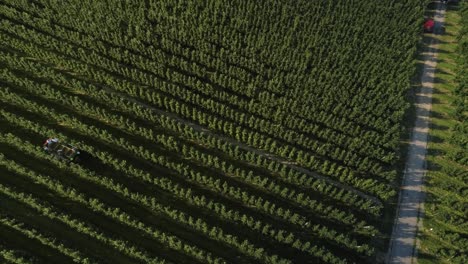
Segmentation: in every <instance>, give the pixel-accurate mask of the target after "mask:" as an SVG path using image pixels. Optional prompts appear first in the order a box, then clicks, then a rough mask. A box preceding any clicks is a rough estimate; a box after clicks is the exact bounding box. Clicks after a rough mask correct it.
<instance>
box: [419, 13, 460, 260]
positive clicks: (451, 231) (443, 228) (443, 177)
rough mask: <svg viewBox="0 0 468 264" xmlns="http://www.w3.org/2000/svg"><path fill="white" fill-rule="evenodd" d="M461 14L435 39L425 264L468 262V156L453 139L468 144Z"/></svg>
mask: <svg viewBox="0 0 468 264" xmlns="http://www.w3.org/2000/svg"><path fill="white" fill-rule="evenodd" d="M460 10H461V8H460V7H459V6H449V8H448V9H447V13H446V20H445V21H446V23H445V34H443V35H440V36H435V37H437V38H438V39H439V40H440V43H441V44H440V46H439V49H440V53H439V57H438V59H439V61H438V65H437V72H436V86H435V90H434V99H433V106H432V116H431V130H430V143H429V152H428V160H427V167H428V174H427V176H426V191H427V198H426V205H425V215H424V218H423V226H422V230H421V234H420V239H421V244H420V249H419V252H418V253H419V258H418V262H419V263H466V261H467V248H468V241H467V235H468V225H467V211H466V208H467V204H468V199H467V195H468V192H467V190H468V189H467V187H468V185H467V180H468V178H467V177H468V172H467V171H468V167H467V166H466V157H467V156H468V153H467V150H466V149H463V145H460V144H457V143H455V142H454V141H453V137H454V136H455V137H459V138H461V139H462V140H464V141H465V142H466V135H467V134H466V112H465V114H464V117H463V118H459V119H458V120H457V118H455V109H456V107H455V105H454V102H455V99H456V98H457V97H458V96H460V95H456V94H455V89H456V88H457V87H458V86H459V80H460V77H457V76H458V74H460V69H461V67H463V61H465V62H464V63H465V65H466V57H460V53H461V51H460V47H459V45H460V43H461V41H460V39H459V38H460V37H459V36H460V31H461V29H462V23H461V11H460ZM465 13H466V11H465ZM464 23H466V20H465V22H464ZM466 27H467V25H465V28H466ZM465 30H466V29H465ZM465 34H466V33H465ZM464 41H466V35H465V37H464ZM465 67H466V66H465ZM465 89H466V88H465ZM465 96H466V95H465ZM465 102H466V99H465ZM457 125H459V126H460V125H462V126H464V127H465V130H464V132H463V130H462V131H457V130H454V127H455V126H457ZM463 138H464V139H463ZM465 144H466V143H465ZM465 146H466V145H465ZM454 157H458V158H454ZM463 159H464V160H465V161H464V162H463V161H462V160H463Z"/></svg>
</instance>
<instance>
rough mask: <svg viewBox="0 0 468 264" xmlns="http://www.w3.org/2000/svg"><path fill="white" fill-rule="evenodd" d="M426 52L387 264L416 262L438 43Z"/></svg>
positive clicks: (439, 17)
mask: <svg viewBox="0 0 468 264" xmlns="http://www.w3.org/2000/svg"><path fill="white" fill-rule="evenodd" d="M434 18H435V19H434V20H435V22H436V23H435V28H434V34H442V30H443V23H444V18H445V7H444V6H443V5H442V4H438V5H437V10H436V13H435V16H434ZM428 44H429V45H428V46H427V48H426V50H424V69H423V73H422V77H421V90H420V91H419V92H418V93H417V94H416V104H415V105H416V121H415V124H414V127H413V130H412V133H411V142H410V144H409V149H408V157H407V160H406V166H405V167H406V169H405V173H404V175H403V177H404V178H403V183H402V186H401V190H400V195H399V201H398V209H397V214H396V218H395V223H394V228H393V232H392V237H391V240H390V247H389V252H388V257H387V262H388V263H413V262H414V261H413V258H414V257H415V247H416V234H417V232H418V222H419V220H420V219H419V217H420V214H421V212H422V206H423V203H424V191H423V184H424V182H423V177H424V175H425V173H426V168H425V167H426V152H427V140H428V133H429V122H430V112H431V107H432V92H433V87H434V74H435V70H436V66H437V54H438V49H437V47H438V40H437V38H431V42H430V43H428Z"/></svg>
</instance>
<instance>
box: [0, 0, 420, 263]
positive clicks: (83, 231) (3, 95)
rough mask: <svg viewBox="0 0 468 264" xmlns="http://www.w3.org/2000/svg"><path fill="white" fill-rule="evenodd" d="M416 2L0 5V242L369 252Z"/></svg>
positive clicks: (151, 249)
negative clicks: (73, 155)
mask: <svg viewBox="0 0 468 264" xmlns="http://www.w3.org/2000/svg"><path fill="white" fill-rule="evenodd" d="M425 2H427V1H425V0H410V1H408V0H404V1H403V0H381V1H353V0H329V1H309V0H300V1H273V0H269V1H247V0H245V1H224V0H223V1H220V0H216V1H215V0H213V1H185V0H184V1H182V0H181V1H117V0H114V1H111V0H109V1H91V0H88V1H82V0H80V1H78V0H71V1H58V0H57V1H56V0H34V1H26V0H1V1H0V18H1V19H0V40H1V45H0V103H1V104H0V106H1V107H0V202H1V207H0V224H1V225H0V232H8V234H11V235H9V236H1V239H0V254H2V255H0V256H3V258H4V259H6V260H9V261H12V262H14V261H17V262H18V263H24V262H28V261H31V262H33V263H34V262H39V263H42V262H47V263H51V262H57V263H63V259H66V260H67V261H69V262H70V261H73V262H78V263H106V262H108V263H138V262H141V263H257V262H258V263H317V262H320V263H321V262H324V263H347V262H349V263H351V262H356V263H366V262H368V263H373V262H375V258H376V256H377V255H378V252H379V251H381V250H384V249H382V248H379V247H378V246H379V245H380V246H381V245H382V243H376V241H381V240H383V239H384V237H385V236H386V234H385V232H386V229H385V228H384V227H383V226H382V223H381V220H382V215H383V212H384V211H385V209H386V208H388V206H389V203H390V202H391V201H392V199H394V198H395V195H396V193H397V189H396V187H395V186H396V182H397V181H398V179H397V170H396V163H397V162H398V160H399V158H400V157H399V155H398V154H399V140H400V136H401V133H402V131H403V127H402V118H403V116H404V114H405V111H406V109H407V108H408V105H409V103H408V102H407V101H406V98H405V96H406V94H407V91H408V89H409V88H410V79H411V77H412V76H413V75H414V70H415V67H414V57H415V52H416V44H417V42H418V39H419V38H420V33H421V28H420V25H421V23H422V18H423V12H424V3H425ZM48 137H58V138H60V139H61V140H64V141H65V142H70V143H73V144H74V145H75V146H77V147H79V148H80V149H82V150H83V151H84V153H86V154H87V155H89V157H88V159H86V160H85V161H84V162H83V163H82V164H80V165H76V164H70V165H67V164H63V163H61V162H60V161H59V160H56V159H54V158H53V157H52V156H49V155H48V154H46V153H44V152H43V151H42V150H41V147H40V144H41V141H43V140H44V139H46V138H48ZM25 245H28V246H25Z"/></svg>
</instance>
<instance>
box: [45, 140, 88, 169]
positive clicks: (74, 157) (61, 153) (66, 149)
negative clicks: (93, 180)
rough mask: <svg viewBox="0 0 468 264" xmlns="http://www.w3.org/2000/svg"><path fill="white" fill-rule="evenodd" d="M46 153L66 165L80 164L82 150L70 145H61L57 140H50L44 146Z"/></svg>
mask: <svg viewBox="0 0 468 264" xmlns="http://www.w3.org/2000/svg"><path fill="white" fill-rule="evenodd" d="M43 148H44V151H45V152H47V153H49V154H51V155H54V156H55V157H57V158H58V159H59V160H63V161H65V162H66V163H70V162H73V163H79V162H80V161H81V159H80V150H79V149H78V148H76V147H74V146H72V145H70V144H66V143H60V142H59V140H58V139H57V138H48V139H47V140H46V141H45V142H44V144H43Z"/></svg>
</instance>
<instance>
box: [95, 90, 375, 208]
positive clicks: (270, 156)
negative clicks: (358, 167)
mask: <svg viewBox="0 0 468 264" xmlns="http://www.w3.org/2000/svg"><path fill="white" fill-rule="evenodd" d="M103 90H105V91H106V92H108V93H111V94H115V95H119V96H121V97H123V98H125V99H127V100H128V101H129V102H132V103H135V104H138V105H139V106H142V107H144V108H146V109H149V110H151V111H153V112H154V113H157V114H159V115H166V116H169V117H171V118H173V119H175V120H177V121H178V122H180V123H182V124H185V125H187V126H189V127H191V128H193V129H194V130H195V131H198V132H203V133H206V134H209V135H211V136H213V137H216V138H218V139H221V140H223V141H225V142H228V143H230V144H233V145H235V146H238V147H239V148H241V149H243V150H246V151H249V152H253V153H255V154H257V155H259V156H262V157H264V158H267V159H269V160H273V161H276V162H279V163H281V164H283V165H286V166H288V167H290V168H291V169H294V170H296V171H299V172H301V173H304V174H307V175H309V176H311V177H314V178H316V179H318V180H322V181H325V182H326V183H328V184H330V185H333V186H335V187H338V188H341V189H344V190H347V191H349V192H352V193H354V194H356V195H358V196H359V197H361V198H364V199H368V200H371V201H372V202H374V203H375V204H377V205H379V206H381V205H382V202H381V201H380V200H379V199H377V198H376V197H373V196H370V195H367V194H365V193H363V192H361V191H359V190H356V189H354V188H351V187H349V186H347V185H344V184H342V183H340V182H337V181H334V180H332V179H330V178H328V177H325V176H322V175H320V174H317V173H314V172H312V171H310V170H308V169H306V168H303V167H300V166H297V165H295V164H294V163H293V162H291V161H288V160H286V159H284V158H281V157H279V156H277V155H274V154H271V153H268V152H266V151H263V150H261V149H257V148H253V147H251V146H249V145H247V144H245V143H242V142H239V141H237V140H235V139H233V138H230V137H226V136H223V135H219V134H217V133H215V132H213V131H211V130H209V129H207V128H205V127H203V126H201V125H198V124H195V123H193V122H190V121H188V120H186V119H183V118H181V117H179V116H178V115H176V114H173V113H169V112H165V111H162V110H160V109H158V108H156V107H153V106H151V105H149V104H146V103H143V102H141V101H139V100H137V99H135V98H132V97H131V96H129V95H127V94H124V93H121V92H116V91H114V90H112V89H110V88H108V87H103Z"/></svg>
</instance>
